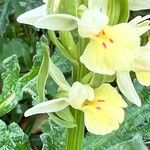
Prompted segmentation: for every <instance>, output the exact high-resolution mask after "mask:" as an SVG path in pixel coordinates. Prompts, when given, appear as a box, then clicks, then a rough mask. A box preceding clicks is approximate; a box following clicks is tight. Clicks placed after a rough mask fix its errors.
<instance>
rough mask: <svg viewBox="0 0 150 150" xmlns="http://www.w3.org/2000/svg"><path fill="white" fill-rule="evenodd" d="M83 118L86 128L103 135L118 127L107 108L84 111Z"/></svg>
mask: <svg viewBox="0 0 150 150" xmlns="http://www.w3.org/2000/svg"><path fill="white" fill-rule="evenodd" d="M84 118H85V126H86V128H87V130H88V131H89V132H91V133H94V134H96V135H105V134H108V133H110V132H112V131H114V130H117V129H118V128H119V123H118V121H117V119H116V118H115V116H113V115H112V114H111V113H110V112H109V111H107V110H97V109H96V108H95V110H93V111H90V110H87V111H84Z"/></svg>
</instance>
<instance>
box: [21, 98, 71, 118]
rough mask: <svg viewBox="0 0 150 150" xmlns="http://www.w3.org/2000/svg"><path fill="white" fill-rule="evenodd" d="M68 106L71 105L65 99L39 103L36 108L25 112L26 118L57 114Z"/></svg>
mask: <svg viewBox="0 0 150 150" xmlns="http://www.w3.org/2000/svg"><path fill="white" fill-rule="evenodd" d="M68 105H69V103H68V100H67V99H66V98H65V97H63V98H59V99H53V100H49V101H46V102H42V103H39V104H37V105H35V106H34V107H32V108H30V109H28V110H27V111H26V112H25V114H24V116H25V117H28V116H32V115H35V114H42V113H51V112H57V111H61V110H63V109H65V108H66V107H67V106H68Z"/></svg>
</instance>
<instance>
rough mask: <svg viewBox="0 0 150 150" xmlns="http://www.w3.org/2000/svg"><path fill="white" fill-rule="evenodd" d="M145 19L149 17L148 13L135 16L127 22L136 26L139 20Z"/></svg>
mask: <svg viewBox="0 0 150 150" xmlns="http://www.w3.org/2000/svg"><path fill="white" fill-rule="evenodd" d="M147 19H150V15H146V16H144V17H142V16H137V17H135V18H133V19H132V20H131V21H129V23H130V24H132V25H134V26H136V25H138V24H139V23H141V22H143V21H145V20H147Z"/></svg>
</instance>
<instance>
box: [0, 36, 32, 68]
mask: <svg viewBox="0 0 150 150" xmlns="http://www.w3.org/2000/svg"><path fill="white" fill-rule="evenodd" d="M0 42H1V49H0V54H1V55H0V62H2V61H3V60H4V59H6V58H7V57H10V56H12V55H14V54H15V55H17V57H18V58H20V57H23V59H24V62H25V64H26V65H27V66H29V64H31V57H30V52H29V46H28V45H27V44H26V43H25V42H24V41H23V40H22V39H20V38H12V39H9V38H0ZM1 67H2V66H1V65H0V71H1V70H2V68H1Z"/></svg>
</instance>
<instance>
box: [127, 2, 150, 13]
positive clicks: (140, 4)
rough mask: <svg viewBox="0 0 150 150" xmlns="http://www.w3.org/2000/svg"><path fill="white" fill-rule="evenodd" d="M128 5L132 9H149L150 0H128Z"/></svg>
mask: <svg viewBox="0 0 150 150" xmlns="http://www.w3.org/2000/svg"><path fill="white" fill-rule="evenodd" d="M129 7H130V10H133V11H138V10H144V9H150V0H143V1H142V0H129Z"/></svg>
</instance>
